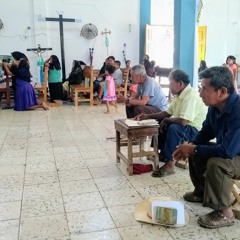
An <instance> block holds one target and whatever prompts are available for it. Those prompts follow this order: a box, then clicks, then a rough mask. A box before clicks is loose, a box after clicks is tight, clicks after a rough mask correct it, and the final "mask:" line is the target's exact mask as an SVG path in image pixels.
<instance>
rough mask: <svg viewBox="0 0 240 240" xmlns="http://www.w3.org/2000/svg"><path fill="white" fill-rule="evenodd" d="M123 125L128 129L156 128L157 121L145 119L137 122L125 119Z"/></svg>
mask: <svg viewBox="0 0 240 240" xmlns="http://www.w3.org/2000/svg"><path fill="white" fill-rule="evenodd" d="M125 124H126V125H127V126H129V127H140V126H157V125H158V121H157V120H155V119H147V120H142V121H137V120H133V119H126V120H125Z"/></svg>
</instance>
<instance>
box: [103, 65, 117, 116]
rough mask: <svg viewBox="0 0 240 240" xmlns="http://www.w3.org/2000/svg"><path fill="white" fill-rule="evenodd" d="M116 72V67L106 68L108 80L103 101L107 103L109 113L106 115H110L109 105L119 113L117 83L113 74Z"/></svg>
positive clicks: (106, 80) (109, 66) (108, 66)
mask: <svg viewBox="0 0 240 240" xmlns="http://www.w3.org/2000/svg"><path fill="white" fill-rule="evenodd" d="M114 71H115V67H114V66H112V65H107V66H106V67H105V73H106V79H105V85H104V95H103V100H104V101H106V107H107V111H106V112H104V113H108V114H109V113H110V110H109V103H110V104H112V105H113V106H114V107H115V109H116V111H117V104H116V100H117V96H116V90H115V82H114V79H113V76H112V74H113V73H114Z"/></svg>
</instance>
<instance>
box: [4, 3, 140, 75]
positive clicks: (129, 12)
mask: <svg viewBox="0 0 240 240" xmlns="http://www.w3.org/2000/svg"><path fill="white" fill-rule="evenodd" d="M59 13H62V15H63V18H73V19H81V22H80V23H78V22H76V23H75V22H74V23H72V22H70V23H68V22H64V23H63V31H64V48H65V63H66V75H68V73H69V72H70V70H71V67H72V60H74V59H78V60H82V61H84V62H85V63H86V64H90V55H89V48H94V52H93V66H94V68H96V69H99V68H101V66H102V64H103V62H104V60H105V58H106V57H107V55H113V56H115V58H116V59H118V60H120V61H121V62H122V64H123V62H124V58H123V53H122V51H123V50H125V55H126V58H127V59H130V60H131V61H132V63H133V64H137V63H138V59H139V53H138V51H137V50H136V49H139V40H138V39H139V0H131V1H128V0H121V1H113V0H23V1H21V5H20V3H18V4H16V5H14V4H13V2H12V1H8V0H1V8H0V16H1V19H2V21H3V23H4V28H3V29H1V30H0V46H1V53H0V54H10V53H11V52H12V51H15V50H18V51H21V52H24V53H25V54H26V55H27V56H28V58H29V60H30V63H31V69H32V74H33V75H35V74H36V70H35V65H36V54H34V53H32V52H27V51H26V49H27V48H36V47H37V45H38V44H40V45H41V47H51V48H52V49H53V50H52V51H48V52H44V53H43V54H42V56H43V58H44V59H46V58H47V57H49V56H50V55H51V54H55V55H57V56H58V57H59V59H60V60H61V49H60V34H59V23H58V22H46V21H38V18H39V15H41V17H43V18H45V17H55V18H58V14H59ZM88 23H92V24H94V25H95V26H96V27H97V29H98V36H97V37H96V38H94V39H85V38H83V37H82V36H80V31H81V29H82V27H83V25H85V24H88ZM104 29H107V30H108V31H109V30H110V31H111V34H108V39H109V47H108V53H107V48H106V46H105V35H102V34H101V32H102V31H104ZM124 44H126V48H125V49H124ZM3 46H4V47H3Z"/></svg>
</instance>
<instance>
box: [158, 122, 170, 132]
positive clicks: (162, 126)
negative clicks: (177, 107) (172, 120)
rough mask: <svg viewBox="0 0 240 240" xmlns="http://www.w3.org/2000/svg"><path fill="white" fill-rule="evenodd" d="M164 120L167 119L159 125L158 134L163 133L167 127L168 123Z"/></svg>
mask: <svg viewBox="0 0 240 240" xmlns="http://www.w3.org/2000/svg"><path fill="white" fill-rule="evenodd" d="M166 119H167V118H164V119H163V120H162V121H161V123H160V125H159V131H160V133H163V131H164V130H166V128H167V126H168V125H169V123H167V121H166Z"/></svg>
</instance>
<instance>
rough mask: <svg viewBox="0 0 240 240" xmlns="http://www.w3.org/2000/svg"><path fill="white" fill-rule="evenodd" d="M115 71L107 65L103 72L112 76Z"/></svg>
mask: <svg viewBox="0 0 240 240" xmlns="http://www.w3.org/2000/svg"><path fill="white" fill-rule="evenodd" d="M115 70H116V68H115V67H114V66H112V65H109V64H108V65H106V67H105V71H108V72H109V74H113V73H114V71H115Z"/></svg>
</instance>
